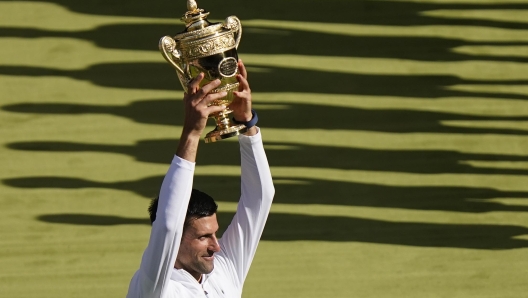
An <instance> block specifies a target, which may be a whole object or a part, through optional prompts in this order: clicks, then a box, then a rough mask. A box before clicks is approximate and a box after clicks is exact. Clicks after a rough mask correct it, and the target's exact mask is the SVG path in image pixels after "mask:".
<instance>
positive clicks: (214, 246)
mask: <svg viewBox="0 0 528 298" xmlns="http://www.w3.org/2000/svg"><path fill="white" fill-rule="evenodd" d="M209 250H211V251H214V252H219V251H220V244H218V238H216V237H213V238H212V239H211V243H210V244H209Z"/></svg>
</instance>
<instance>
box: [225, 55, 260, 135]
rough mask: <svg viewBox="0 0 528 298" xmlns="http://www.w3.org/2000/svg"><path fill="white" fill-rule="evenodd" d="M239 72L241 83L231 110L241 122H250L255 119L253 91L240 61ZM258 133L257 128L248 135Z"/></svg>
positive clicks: (239, 81)
mask: <svg viewBox="0 0 528 298" xmlns="http://www.w3.org/2000/svg"><path fill="white" fill-rule="evenodd" d="M238 71H239V72H240V74H238V75H237V80H238V83H239V86H238V91H234V92H233V94H234V95H235V99H233V102H231V104H230V105H229V108H230V109H231V110H232V111H233V117H234V118H235V120H236V121H239V122H248V121H249V120H251V118H253V115H252V114H251V89H250V88H249V83H248V80H247V70H246V67H245V66H244V63H243V62H242V60H238ZM256 133H257V128H256V127H254V126H253V127H252V128H250V129H249V130H248V131H247V132H246V135H248V136H252V135H255V134H256Z"/></svg>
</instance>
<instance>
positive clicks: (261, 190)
mask: <svg viewBox="0 0 528 298" xmlns="http://www.w3.org/2000/svg"><path fill="white" fill-rule="evenodd" d="M239 143H240V154H241V170H242V172H241V197H240V201H239V203H238V207H237V211H236V214H235V216H234V218H233V220H232V221H231V224H230V225H229V227H228V228H227V229H226V231H225V232H224V234H223V235H222V238H221V239H220V240H219V242H220V247H221V251H220V252H219V254H220V256H221V257H223V258H224V261H225V266H227V267H228V268H229V269H231V270H229V271H231V272H232V276H231V277H232V278H233V282H234V284H235V285H236V286H237V287H238V288H241V287H242V285H243V283H244V280H245V279H246V276H247V274H248V271H249V267H250V265H251V262H252V261H253V257H254V256H255V252H256V250H257V246H258V243H259V240H260V237H261V235H262V231H263V230H264V225H265V223H266V220H267V218H268V214H269V211H270V208H271V203H272V200H273V196H274V194H275V188H274V186H273V181H272V178H271V172H270V168H269V165H268V160H267V158H266V154H265V152H264V147H263V145H262V137H261V134H260V131H259V132H258V133H257V134H256V135H254V136H249V137H248V136H244V135H241V136H240V137H239Z"/></svg>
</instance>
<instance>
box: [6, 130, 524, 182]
mask: <svg viewBox="0 0 528 298" xmlns="http://www.w3.org/2000/svg"><path fill="white" fill-rule="evenodd" d="M177 143H178V141H177V140H176V139H173V140H170V139H169V140H143V141H139V142H137V143H136V145H102V144H83V143H72V142H18V143H11V144H8V145H7V147H8V148H10V149H15V150H26V151H46V152H103V153H117V154H124V155H128V156H131V157H134V158H135V159H136V160H137V161H141V162H148V163H160V164H167V163H168V162H169V160H170V158H171V156H172V155H173V154H174V150H175V149H174V148H175V147H176V144H177ZM265 145H266V148H267V149H266V155H267V156H268V159H269V160H270V163H271V165H272V166H280V167H308V168H332V169H344V170H352V169H353V170H363V171H386V172H404V173H422V174H440V173H458V174H462V173H471V174H496V175H508V174H510V175H527V174H528V169H504V168H492V167H489V168H486V167H474V166H471V165H470V164H465V163H464V162H465V161H487V162H495V161H502V162H518V161H524V162H527V161H528V156H524V155H508V154H481V153H462V152H458V151H449V150H379V149H362V148H345V147H333V146H322V145H301V144H294V143H275V142H266V143H265ZM236 149H237V147H236V146H235V145H233V143H226V142H219V143H217V144H215V146H201V148H200V154H199V155H198V160H197V162H198V164H199V165H237V164H239V163H240V162H239V160H240V158H239V157H238V155H237V154H235V152H234V151H235V150H236ZM153 152H156V154H153ZM219 156H221V158H219ZM314 156H319V157H321V158H314ZM322 157H331V158H322Z"/></svg>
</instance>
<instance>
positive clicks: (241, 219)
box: [127, 131, 275, 298]
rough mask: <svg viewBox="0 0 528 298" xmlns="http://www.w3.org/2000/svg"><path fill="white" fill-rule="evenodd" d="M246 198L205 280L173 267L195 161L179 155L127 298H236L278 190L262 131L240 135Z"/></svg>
mask: <svg viewBox="0 0 528 298" xmlns="http://www.w3.org/2000/svg"><path fill="white" fill-rule="evenodd" d="M239 143H240V153H241V168H242V173H241V197H240V201H239V203H238V207H237V212H236V214H235V216H234V218H233V220H232V221H231V224H230V225H229V227H228V228H227V230H226V231H225V232H224V234H223V235H222V238H221V239H220V240H219V244H220V248H221V250H220V252H217V253H216V254H215V258H214V269H213V271H212V272H211V273H210V274H205V275H204V276H203V277H202V281H201V283H198V281H197V280H196V279H195V278H194V277H193V276H192V275H191V274H190V273H188V272H187V271H185V270H183V269H176V268H174V263H175V261H176V255H177V253H178V249H179V247H180V241H181V237H182V233H183V223H184V220H185V215H186V212H187V206H188V204H189V199H190V195H191V190H192V182H193V175H194V167H195V164H194V163H192V162H189V161H187V160H184V159H182V158H180V157H178V156H175V157H174V159H173V161H172V163H171V166H170V167H169V170H168V172H167V174H166V176H165V179H164V180H163V183H162V186H161V191H160V197H159V202H158V210H157V213H156V220H155V221H154V223H153V225H152V231H151V235H150V240H149V243H148V246H147V248H146V249H145V252H144V253H143V258H142V260H141V265H140V267H139V270H138V271H136V273H135V274H134V276H133V277H132V280H131V282H130V286H129V289H128V294H127V298H158V297H159V298H173V297H174V298H176V297H177V298H191V297H192V298H196V297H203V298H222V297H226V298H235V297H241V295H242V286H243V284H244V280H245V279H246V276H247V273H248V271H249V266H250V265H251V261H252V260H253V257H254V255H255V251H256V249H257V245H258V242H259V240H260V236H261V235H262V231H263V229H264V225H265V223H266V219H267V217H268V213H269V210H270V208H271V202H272V200H273V195H274V193H275V189H274V187H273V182H272V179H271V173H270V169H269V166H268V161H267V158H266V154H265V152H264V147H263V145H262V138H261V134H260V131H259V133H258V134H256V135H254V136H244V135H241V136H239Z"/></svg>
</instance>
